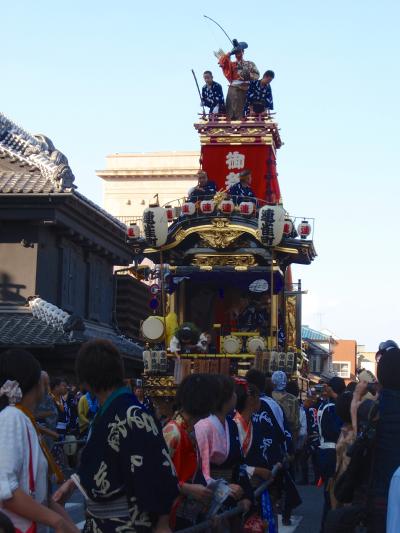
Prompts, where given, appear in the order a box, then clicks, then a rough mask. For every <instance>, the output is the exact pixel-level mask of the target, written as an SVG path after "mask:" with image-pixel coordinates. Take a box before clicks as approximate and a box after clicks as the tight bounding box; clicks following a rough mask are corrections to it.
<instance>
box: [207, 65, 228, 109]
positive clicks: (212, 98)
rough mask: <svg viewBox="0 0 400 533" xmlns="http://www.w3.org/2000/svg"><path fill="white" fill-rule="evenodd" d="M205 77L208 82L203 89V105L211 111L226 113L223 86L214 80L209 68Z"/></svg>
mask: <svg viewBox="0 0 400 533" xmlns="http://www.w3.org/2000/svg"><path fill="white" fill-rule="evenodd" d="M203 78H204V81H205V82H206V84H205V85H204V86H203V88H202V90H201V99H202V103H203V105H204V106H205V107H208V109H209V113H213V114H216V113H226V110H225V100H224V93H223V91H222V86H221V85H220V84H219V83H217V82H216V81H214V78H213V75H212V72H211V71H209V70H206V71H205V72H204V74H203Z"/></svg>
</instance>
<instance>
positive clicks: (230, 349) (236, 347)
mask: <svg viewBox="0 0 400 533" xmlns="http://www.w3.org/2000/svg"><path fill="white" fill-rule="evenodd" d="M240 344H241V343H240V340H239V339H238V338H237V337H235V336H234V335H228V336H227V337H224V340H223V343H222V346H223V348H224V352H225V353H232V354H233V353H240V349H241V345H240Z"/></svg>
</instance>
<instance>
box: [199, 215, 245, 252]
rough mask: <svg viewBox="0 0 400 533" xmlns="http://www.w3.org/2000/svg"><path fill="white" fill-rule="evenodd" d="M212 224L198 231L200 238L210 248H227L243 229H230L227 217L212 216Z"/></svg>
mask: <svg viewBox="0 0 400 533" xmlns="http://www.w3.org/2000/svg"><path fill="white" fill-rule="evenodd" d="M212 225H213V226H214V227H212V228H209V229H203V230H201V231H199V235H200V238H201V240H202V241H203V242H205V243H206V244H207V245H208V246H211V247H212V248H227V247H228V246H229V245H230V244H231V243H233V242H234V241H235V240H236V239H238V238H239V237H240V236H241V235H242V234H243V231H240V230H233V229H231V228H230V226H229V220H228V219H227V218H214V219H213V220H212Z"/></svg>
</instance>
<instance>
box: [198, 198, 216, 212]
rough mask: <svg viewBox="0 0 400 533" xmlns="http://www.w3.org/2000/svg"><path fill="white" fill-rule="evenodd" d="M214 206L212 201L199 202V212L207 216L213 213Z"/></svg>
mask: <svg viewBox="0 0 400 533" xmlns="http://www.w3.org/2000/svg"><path fill="white" fill-rule="evenodd" d="M214 207H215V204H214V202H213V201H212V200H203V201H202V202H200V210H201V212H202V213H204V214H209V213H212V212H213V211H214Z"/></svg>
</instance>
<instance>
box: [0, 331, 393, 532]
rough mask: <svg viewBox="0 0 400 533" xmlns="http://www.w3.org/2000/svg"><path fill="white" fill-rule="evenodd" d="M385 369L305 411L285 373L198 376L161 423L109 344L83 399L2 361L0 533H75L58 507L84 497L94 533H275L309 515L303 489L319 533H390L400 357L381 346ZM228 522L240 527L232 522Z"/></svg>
mask: <svg viewBox="0 0 400 533" xmlns="http://www.w3.org/2000/svg"><path fill="white" fill-rule="evenodd" d="M377 359H378V365H377V378H378V379H377V381H376V380H374V379H373V377H372V376H371V375H370V374H369V373H367V372H363V373H361V374H360V376H359V381H358V382H357V383H355V382H354V383H349V384H348V385H347V386H346V384H345V382H344V380H343V379H342V378H340V377H338V376H333V375H328V374H327V375H322V376H321V382H320V383H319V384H318V385H316V386H315V387H313V388H311V389H310V390H309V391H308V393H307V396H306V397H305V398H302V399H300V396H299V389H298V386H297V382H296V381H288V379H287V376H286V374H285V373H284V372H282V371H276V372H274V373H273V374H272V376H266V375H264V374H263V373H262V372H260V371H258V370H256V369H250V370H249V371H248V372H247V374H246V375H245V377H240V378H238V377H236V378H232V377H229V376H226V375H219V374H191V375H189V376H187V377H186V378H185V379H184V380H183V381H182V383H181V384H180V385H179V387H178V391H177V395H176V398H175V401H174V403H175V405H174V410H173V414H172V412H171V414H170V416H168V417H166V416H163V417H160V416H159V413H158V412H157V410H154V408H153V406H152V404H151V402H149V401H147V399H146V398H145V396H144V394H143V389H142V388H141V386H140V383H138V384H137V386H136V388H135V389H134V390H132V388H131V387H128V386H127V382H126V380H125V376H124V368H123V362H122V358H121V356H120V354H119V353H118V351H117V349H116V348H115V347H114V346H113V345H112V344H111V343H110V342H108V341H104V340H96V341H91V342H88V343H86V344H84V345H83V346H82V348H81V349H80V352H79V354H78V356H77V361H76V371H77V380H78V383H80V384H81V386H82V389H79V390H73V388H72V387H69V386H68V384H67V382H66V381H65V380H63V379H61V378H51V379H50V380H49V377H48V375H47V374H46V373H45V372H43V371H42V370H41V368H40V365H39V363H38V361H37V360H36V359H35V358H34V357H33V356H32V355H31V354H30V353H29V352H27V351H24V350H16V349H14V350H8V351H6V352H3V353H1V354H0V428H1V431H0V502H1V511H2V513H1V514H0V520H1V523H0V528H2V529H4V531H7V532H8V531H10V532H11V531H14V530H15V531H21V532H27V531H29V532H30V533H33V532H34V531H36V530H37V529H38V528H46V527H47V528H49V527H50V528H53V529H55V530H56V531H57V532H58V533H61V532H62V533H67V532H68V533H72V532H75V533H76V531H77V528H76V526H75V525H74V523H73V522H72V521H71V519H70V517H69V516H68V514H67V513H66V511H65V507H64V504H65V502H66V501H68V499H69V498H70V497H71V495H72V493H73V492H74V491H76V490H78V491H80V492H81V494H82V497H83V498H84V500H85V507H86V516H87V519H86V523H85V531H87V532H89V531H93V532H96V533H98V532H102V531H104V532H111V531H112V532H114V531H122V530H124V531H138V532H145V531H155V532H157V533H167V532H170V531H179V530H181V529H183V528H185V527H190V526H192V525H195V524H198V523H201V522H204V521H205V520H207V519H212V522H211V526H210V527H211V528H212V530H213V531H218V532H224V531H232V532H240V531H245V532H246V531H253V532H257V531H260V532H261V531H269V532H277V531H278V514H281V515H282V521H283V524H285V525H289V524H290V523H291V514H292V511H293V509H295V508H296V507H297V506H298V505H299V504H300V503H301V499H300V496H299V493H298V490H297V488H296V484H295V480H296V478H297V480H298V481H299V482H300V483H303V484H308V483H312V484H317V485H319V486H320V487H321V492H322V491H323V493H324V510H323V518H322V523H321V531H322V532H325V533H330V532H334V531H335V532H338V531H340V532H341V533H342V532H343V533H347V532H349V533H350V532H353V531H362V529H356V528H357V527H358V528H360V527H361V526H362V527H365V531H368V532H370V533H383V532H384V531H387V532H389V533H393V532H394V531H396V527H397V522H398V520H397V516H398V514H399V512H400V504H399V499H398V486H399V482H398V479H399V476H400V474H399V472H400V402H399V399H400V396H399V395H400V385H399V383H400V349H399V348H398V347H397V345H396V344H395V343H394V342H393V341H388V342H386V343H383V344H382V345H381V347H380V350H379V352H378V354H377ZM83 387H84V388H83ZM70 432H71V433H75V434H76V435H80V437H81V438H82V439H85V441H86V444H85V446H84V447H83V449H82V450H81V453H80V457H79V461H78V462H77V464H76V465H74V469H73V470H72V472H73V473H72V475H70V477H69V479H67V480H66V481H64V482H63V483H61V480H62V472H61V471H60V468H59V467H60V457H59V456H58V455H57V453H56V452H55V450H56V449H57V448H62V446H57V442H61V443H64V442H65V439H66V437H67V436H68V434H69V433H70ZM310 468H312V469H313V476H312V479H310V476H309V474H310ZM60 473H61V476H60ZM55 485H57V486H56V487H55ZM54 488H55V490H51V489H54ZM256 495H257V496H256ZM388 502H389V505H388ZM232 509H236V510H237V511H238V513H237V514H232V513H231V514H229V513H228V516H226V515H225V514H224V512H225V511H230V510H232Z"/></svg>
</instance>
